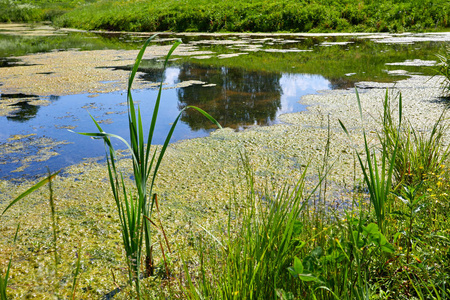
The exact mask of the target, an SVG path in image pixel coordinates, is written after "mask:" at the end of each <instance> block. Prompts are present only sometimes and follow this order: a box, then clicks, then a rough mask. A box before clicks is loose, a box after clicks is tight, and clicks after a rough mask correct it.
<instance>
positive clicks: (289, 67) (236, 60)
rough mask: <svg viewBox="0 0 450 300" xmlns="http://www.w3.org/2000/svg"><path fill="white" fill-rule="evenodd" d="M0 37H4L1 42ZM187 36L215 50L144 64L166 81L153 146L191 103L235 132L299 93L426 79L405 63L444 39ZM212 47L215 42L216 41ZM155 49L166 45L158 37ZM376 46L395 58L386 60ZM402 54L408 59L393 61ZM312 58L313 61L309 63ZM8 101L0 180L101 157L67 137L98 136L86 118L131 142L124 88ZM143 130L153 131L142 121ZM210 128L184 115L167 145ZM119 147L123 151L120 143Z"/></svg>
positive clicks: (268, 117) (290, 105) (146, 107)
mask: <svg viewBox="0 0 450 300" xmlns="http://www.w3.org/2000/svg"><path fill="white" fill-rule="evenodd" d="M77 34H79V33H77ZM86 36H89V38H92V36H93V34H91V33H90V34H87V33H86ZM94 36H95V35H94ZM2 37H3V36H2V35H1V34H0V40H1V39H2ZM172 37H173V36H169V37H168V38H172ZM4 38H6V37H4ZM8 38H9V37H8ZM98 38H99V39H102V40H106V41H107V43H108V45H113V44H114V41H117V44H118V45H119V46H118V47H119V48H120V47H122V48H123V47H124V46H123V45H128V44H130V45H131V46H129V47H131V48H133V47H134V48H136V47H137V46H138V45H139V44H140V43H141V42H142V38H138V37H136V36H134V35H125V34H120V35H117V34H116V35H111V36H108V35H107V34H101V35H98ZM166 38H167V37H166ZM183 38H184V40H185V42H187V43H191V44H192V45H195V46H196V47H198V49H201V50H207V51H212V52H213V53H215V55H216V56H215V57H212V58H209V59H208V58H207V59H189V58H183V59H180V60H176V61H174V62H173V63H172V64H171V65H170V67H169V68H168V69H167V70H166V71H165V72H163V71H162V69H161V67H160V65H161V63H160V62H156V61H155V62H152V61H147V62H145V64H144V65H145V66H146V67H144V68H143V69H142V71H143V73H141V75H140V76H141V78H143V79H145V80H147V81H150V82H159V81H163V82H164V83H165V85H164V87H165V89H164V90H163V97H162V99H163V101H162V102H161V108H160V114H159V116H158V123H157V132H156V135H155V137H154V143H156V144H161V143H162V142H163V141H164V139H165V137H166V134H167V132H168V130H169V128H170V126H171V124H172V123H171V122H173V120H174V119H175V117H176V115H177V114H178V112H179V110H180V109H182V108H183V107H185V106H187V105H195V106H199V107H201V108H202V109H204V110H206V111H207V112H209V113H210V114H211V115H212V116H213V117H215V118H216V119H217V120H218V121H219V123H220V124H221V125H222V126H223V127H231V128H234V129H235V130H243V129H245V128H247V127H250V126H253V125H263V126H265V125H273V124H276V123H279V122H280V121H279V119H278V117H279V116H280V115H281V114H285V113H291V112H298V111H302V110H304V109H305V107H304V106H303V105H301V104H300V103H299V100H300V98H301V97H302V96H303V95H307V94H313V93H317V92H318V91H321V90H328V89H333V88H353V86H354V83H355V82H357V81H359V80H369V79H371V80H375V81H377V80H381V81H392V80H398V79H400V78H401V77H398V76H397V75H398V72H392V70H397V69H401V70H402V71H404V72H403V73H415V74H417V73H422V74H423V73H427V72H429V67H428V69H427V67H424V66H422V67H421V66H417V64H412V66H408V65H407V64H405V63H404V62H405V61H410V60H414V59H419V60H424V59H429V58H430V57H431V58H432V56H433V55H434V53H436V52H437V51H439V49H440V47H442V44H445V41H444V42H442V41H433V40H432V39H431V41H430V38H428V39H426V40H423V41H422V40H419V41H413V42H406V43H405V42H404V41H403V42H401V41H400V42H399V41H397V42H393V43H383V44H382V43H377V42H376V41H373V40H370V39H365V40H362V39H358V38H355V37H298V36H296V37H292V36H278V37H276V38H274V37H273V36H268V37H264V36H257V37H244V38H242V37H239V36H222V37H220V38H218V37H201V36H190V37H188V38H186V37H183ZM217 40H219V41H221V42H220V43H216V42H215V41H217ZM119 41H120V43H119ZM227 41H229V42H227ZM167 42H168V43H170V41H167ZM127 43H128V44H127ZM160 43H166V41H165V40H164V39H161V41H160ZM370 43H371V44H370ZM59 45H60V44H59ZM133 45H134V46H133ZM370 45H372V46H370ZM50 48H51V47H50ZM255 49H256V50H255ZM380 49H381V50H383V49H384V50H383V51H385V52H384V53H391V54H390V55H384V56H383V52H381V50H380ZM398 49H400V50H402V51H403V52H406V53H403V54H402V55H403V56H398V55H399V54H398V53H397V52H398ZM49 50H51V49H49ZM250 50H251V51H250ZM243 51H244V53H245V55H242V54H241V55H237V56H235V57H230V58H223V59H219V58H218V57H217V56H219V55H223V54H230V53H231V54H232V53H243ZM245 51H246V52H245ZM349 51H350V52H351V51H353V52H354V54H352V55H350V58H352V59H350V60H349V59H348V58H346V57H347V56H348V52H349ZM0 53H2V52H0ZM423 53H426V55H424V54H423ZM3 55H4V57H3V58H2V61H3V64H4V65H5V66H6V65H11V64H14V63H17V60H12V59H10V58H9V57H8V56H7V54H5V52H4V54H3ZM8 55H9V54H8ZM337 58H342V61H340V62H339V61H337V62H336V60H339V59H337ZM310 59H311V60H315V62H314V63H311V62H310V61H309V60H310ZM19 63H20V58H19ZM396 63H397V65H396ZM336 64H337V65H336ZM418 64H419V65H420V63H418ZM305 70H306V71H307V72H305ZM0 72H1V68H0ZM191 80H195V81H200V82H203V83H198V84H193V85H190V86H186V87H179V85H178V84H179V83H183V82H188V81H191ZM0 82H1V75H0ZM0 92H1V86H0ZM156 95H157V90H156V89H143V90H136V91H135V92H134V99H135V101H138V102H139V105H140V108H141V110H142V112H143V114H144V115H146V116H150V115H151V113H152V109H153V105H154V103H155V99H156ZM14 97H16V98H20V99H21V100H20V102H19V103H17V104H15V105H16V106H17V111H16V112H15V113H14V114H12V115H9V116H6V117H0V128H1V130H0V145H1V146H2V148H0V178H7V179H14V178H16V179H17V178H24V177H27V178H30V177H33V176H38V175H42V174H44V173H45V172H46V168H45V167H46V166H49V167H50V169H51V170H53V171H55V170H58V169H61V168H64V167H66V166H69V165H71V164H75V163H79V162H80V161H82V160H83V159H84V158H87V157H98V156H102V155H104V147H103V143H102V142H101V141H98V140H93V139H90V138H88V137H85V136H81V135H77V134H74V133H71V132H69V131H68V129H73V130H74V131H77V132H92V131H94V132H95V127H94V125H93V122H92V120H91V119H90V115H92V116H93V117H94V118H95V119H96V120H98V121H100V122H101V125H102V126H103V129H104V130H105V131H106V132H110V133H115V134H119V135H121V136H124V137H126V136H128V131H127V114H126V106H125V105H124V102H125V101H126V95H125V92H123V91H122V92H113V93H107V94H100V95H91V94H79V95H67V96H49V97H48V96H47V97H42V96H40V95H12V94H1V95H0V101H2V100H3V101H6V100H8V99H9V98H14ZM36 98H40V99H43V100H49V101H50V102H51V103H50V104H49V105H48V106H36V105H30V104H29V100H32V99H36ZM146 123H147V124H146V125H148V124H149V120H148V119H147V120H146ZM211 130H215V128H214V126H213V125H212V124H211V123H210V122H209V121H208V120H206V119H205V118H203V117H202V116H201V115H200V114H199V113H198V112H196V111H194V110H188V111H186V113H184V114H183V116H182V118H181V122H179V124H178V126H177V129H176V130H175V133H174V135H173V138H172V140H171V142H176V141H179V140H183V139H189V138H196V137H202V136H206V135H208V134H209V133H210V132H211ZM18 134H20V135H30V134H34V135H30V136H28V137H25V138H23V139H20V140H12V139H11V137H13V136H14V135H18ZM47 138H48V139H50V140H51V141H52V142H53V143H54V144H53V146H52V148H51V149H50V148H49V147H48V145H47V144H46V143H45V141H44V142H37V140H39V139H44V140H45V139H47ZM115 145H116V146H117V147H118V148H120V147H123V145H120V143H119V142H117V141H116V142H115ZM14 147H15V148H17V150H16V151H14V150H11V149H12V148H14ZM2 149H3V150H2ZM8 149H9V150H8ZM49 152H51V153H54V154H56V153H57V154H58V155H54V156H50V157H49V158H48V159H45V160H43V159H40V158H39V157H40V156H44V154H45V153H47V154H48V153H49ZM27 157H28V158H30V157H31V161H29V162H25V160H24V159H25V158H27ZM40 160H43V161H40Z"/></svg>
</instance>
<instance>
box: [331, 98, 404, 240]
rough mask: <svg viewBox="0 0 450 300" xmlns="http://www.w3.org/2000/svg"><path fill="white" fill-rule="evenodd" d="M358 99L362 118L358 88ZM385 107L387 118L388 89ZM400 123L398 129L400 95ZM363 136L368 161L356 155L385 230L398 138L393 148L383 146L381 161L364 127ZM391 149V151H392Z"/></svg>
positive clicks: (379, 223) (382, 227)
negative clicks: (371, 146) (371, 145)
mask: <svg viewBox="0 0 450 300" xmlns="http://www.w3.org/2000/svg"><path fill="white" fill-rule="evenodd" d="M355 91H356V99H357V102H358V107H359V113H360V117H361V120H362V119H363V115H362V108H361V100H360V98H359V93H358V90H356V89H355ZM383 107H384V116H383V118H387V114H388V110H389V94H388V91H387V90H386V95H385V98H384V102H383ZM398 114H399V121H398V122H399V124H398V127H397V128H398V129H397V130H400V127H401V120H402V97H401V95H400V97H399V111H398ZM339 124H340V125H341V127H342V129H343V130H344V132H345V133H346V134H347V136H348V137H350V134H349V133H348V131H347V128H346V127H345V125H344V124H343V123H342V122H341V120H339ZM363 137H364V154H365V156H366V162H363V159H362V157H361V155H360V154H359V152H358V151H357V150H355V153H356V156H357V157H358V161H359V165H360V168H361V170H362V172H363V175H364V182H365V183H366V186H367V188H368V190H369V194H370V202H371V203H372V205H373V208H374V211H375V215H376V218H377V223H378V227H379V228H380V230H381V232H382V233H384V232H385V226H384V220H385V218H386V212H387V211H388V209H389V203H388V201H389V200H388V196H389V194H390V192H391V188H392V186H391V185H392V178H393V173H394V166H395V159H396V155H397V150H398V139H396V140H394V141H393V142H394V144H393V147H392V149H387V148H386V147H383V148H382V149H381V162H380V161H378V159H377V156H376V154H375V151H374V150H372V149H371V148H370V147H369V143H368V141H367V135H366V130H365V129H364V128H363ZM378 137H379V138H380V139H381V143H382V144H386V143H387V142H386V141H383V139H386V138H387V137H386V136H385V137H383V136H380V135H379V136H378ZM390 150H391V151H390ZM380 163H381V165H380Z"/></svg>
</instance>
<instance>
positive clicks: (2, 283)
mask: <svg viewBox="0 0 450 300" xmlns="http://www.w3.org/2000/svg"><path fill="white" fill-rule="evenodd" d="M19 228H20V224H18V225H17V229H16V233H15V234H14V241H13V245H15V244H16V241H17V234H18V233H19ZM12 256H13V253H11V254H10V258H9V262H8V267H7V268H6V273H5V276H4V277H3V276H2V275H0V299H1V300H7V299H8V297H7V295H6V290H7V288H8V278H9V271H10V270H11V263H12Z"/></svg>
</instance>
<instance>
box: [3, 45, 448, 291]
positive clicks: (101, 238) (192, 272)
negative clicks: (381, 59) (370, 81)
mask: <svg viewBox="0 0 450 300" xmlns="http://www.w3.org/2000/svg"><path fill="white" fill-rule="evenodd" d="M441 55H442V59H441V64H440V65H439V66H438V68H439V72H440V73H441V74H443V73H446V74H448V72H447V71H448V64H447V63H446V62H447V61H448V57H449V56H450V52H449V51H446V52H445V53H442V54H441ZM141 58H142V56H141V54H140V57H139V58H138V59H137V63H139V60H140V59H141ZM136 71H137V65H135V67H134V68H133V72H132V74H134V73H135V72H136ZM132 77H133V75H132V76H131V77H130V81H129V84H130V85H131V82H132V80H133V79H132ZM448 80H450V78H448V77H447V83H448ZM447 86H448V85H447V84H444V85H443V86H442V88H443V89H445V90H446V89H447ZM128 97H131V95H130V94H129V95H128ZM380 100H382V103H383V113H382V115H381V116H380V120H379V125H380V129H381V130H379V131H378V132H371V131H372V130H370V131H369V129H368V128H367V129H363V130H362V135H359V136H360V137H361V138H362V139H363V148H361V149H356V148H354V149H352V148H348V149H352V150H353V151H354V153H355V170H354V172H355V177H357V176H359V175H358V174H363V175H362V180H360V181H358V180H355V182H354V183H353V184H354V186H353V187H351V188H350V189H351V191H352V193H351V205H350V206H348V207H347V208H342V207H338V208H333V207H330V206H328V205H326V204H327V203H326V201H327V188H329V187H327V184H328V183H329V182H328V181H327V174H328V173H329V172H330V170H332V168H333V163H332V162H331V161H329V156H328V155H329V153H330V151H333V149H330V148H329V145H330V139H331V136H330V129H329V127H328V135H327V136H325V137H321V138H324V141H323V142H324V145H325V146H324V148H323V149H320V151H321V152H323V162H322V167H319V169H318V170H313V171H312V172H313V173H316V175H317V176H316V177H315V179H316V180H315V181H316V183H315V184H314V185H313V186H311V185H310V184H309V183H308V178H307V177H308V176H309V175H308V172H311V170H310V169H308V165H307V164H306V165H301V166H298V169H296V170H293V172H294V173H296V176H295V178H290V180H289V179H288V178H284V180H279V178H275V176H274V174H271V173H270V171H264V170H263V169H261V166H255V165H254V162H253V161H252V156H253V155H254V153H252V150H251V147H250V145H251V143H250V142H249V143H247V144H246V145H243V144H242V143H238V144H239V145H238V147H236V149H234V152H233V151H231V152H230V151H229V150H230V149H220V148H219V147H220V146H219V145H220V144H223V140H224V139H225V137H224V135H221V134H222V132H223V131H219V132H216V133H214V134H213V135H212V136H211V137H208V138H207V139H206V138H205V139H199V140H198V141H197V142H198V143H197V144H195V145H192V148H190V149H189V150H188V151H189V154H190V155H191V156H190V157H189V158H188V159H189V160H192V161H190V162H189V163H191V164H192V165H191V166H196V167H197V166H198V169H195V168H192V167H191V168H189V169H186V170H184V169H183V165H182V162H181V161H180V164H179V165H176V166H171V169H170V170H169V172H166V173H165V174H168V176H173V178H164V177H158V181H157V182H156V184H155V189H154V190H153V191H154V192H156V193H158V192H159V188H160V187H158V185H165V186H166V188H168V190H167V191H166V192H165V193H162V194H161V195H159V196H160V198H159V199H161V200H160V201H159V205H158V202H156V198H155V196H153V195H146V194H145V193H147V192H150V191H152V189H151V186H152V185H153V184H151V185H149V186H148V187H147V188H146V189H145V191H144V190H140V189H141V188H142V185H140V184H138V183H139V182H141V179H138V178H137V175H139V176H142V174H139V172H138V171H137V170H136V169H139V168H143V169H145V173H144V178H145V180H144V181H146V180H147V179H150V180H152V177H151V176H156V173H154V175H150V177H147V176H148V175H145V174H146V173H147V171H148V172H151V171H153V170H157V166H156V167H155V169H152V168H149V166H148V165H147V161H146V160H141V159H140V158H142V157H143V156H147V154H149V153H150V152H149V148H148V149H147V150H145V149H146V147H145V146H144V144H143V143H141V141H143V140H144V136H143V131H142V127H141V126H140V125H139V124H140V120H141V117H140V113H139V112H137V116H136V117H135V118H136V119H135V118H134V117H133V114H131V116H130V127H131V128H130V132H131V133H130V134H131V136H133V135H134V137H135V146H136V147H135V148H134V146H133V147H131V148H132V149H133V154H132V155H131V156H130V154H128V155H127V153H126V152H122V151H121V152H117V153H114V152H113V151H111V152H109V151H110V150H111V148H107V153H108V154H109V155H110V160H109V179H110V180H111V183H112V185H113V188H112V190H113V193H111V189H109V188H108V184H109V182H108V179H107V178H108V171H105V166H104V165H96V164H94V163H93V165H94V166H93V169H92V170H96V171H95V172H92V171H90V172H86V170H85V169H83V168H81V169H77V167H76V166H74V167H73V168H69V170H68V172H69V174H71V175H73V176H56V174H54V175H49V177H47V178H45V179H43V180H42V181H41V182H40V183H38V184H37V185H35V186H34V187H32V188H31V189H30V190H28V191H25V192H24V190H26V187H24V186H23V185H22V186H20V187H19V188H13V187H12V186H11V185H10V183H8V182H5V181H0V190H1V191H2V193H0V205H1V210H0V211H2V215H1V221H2V222H1V227H0V228H1V231H2V236H4V238H3V237H2V239H1V240H0V247H1V250H2V251H0V266H1V268H2V269H1V271H0V295H6V296H2V297H3V298H7V297H8V298H35V299H42V298H47V297H56V298H64V299H66V298H70V299H78V298H99V297H102V296H104V295H105V293H107V292H110V291H113V290H114V289H117V290H115V291H116V292H118V293H117V294H115V295H114V299H136V298H137V299H286V300H287V299H448V298H449V297H450V286H449V281H450V223H449V221H448V220H449V217H450V202H449V194H450V192H449V191H450V167H449V161H448V157H449V155H450V148H449V146H448V145H446V143H445V141H444V139H443V138H444V137H445V136H446V132H447V131H448V121H447V120H446V115H445V113H443V114H441V115H440V116H439V117H438V118H437V120H435V122H434V125H433V126H432V128H428V129H429V130H423V128H418V127H416V126H417V125H416V124H411V123H410V122H409V121H408V118H407V117H405V116H403V115H402V100H401V95H399V96H397V98H396V97H395V96H394V95H393V94H390V93H388V91H386V95H385V97H384V99H380ZM130 103H131V107H130V109H131V111H133V109H132V107H133V106H132V102H131V101H130ZM395 103H398V106H397V105H396V104H395ZM358 105H359V112H360V117H361V118H362V116H363V113H362V107H361V102H360V98H359V96H358V94H357V95H356V99H355V114H357V110H358V108H357V107H358ZM155 116H156V115H154V117H155ZM136 124H138V125H137V127H135V125H136ZM174 124H176V122H174ZM132 125H133V126H132ZM174 126H175V125H174ZM341 126H342V130H343V132H345V133H347V134H348V132H349V131H348V130H347V128H346V124H344V123H343V122H341ZM98 129H99V130H100V131H101V128H100V127H98ZM366 130H367V131H366ZM150 132H151V131H150ZM91 135H94V136H97V137H101V138H104V139H105V141H106V143H107V144H108V143H109V137H112V135H108V134H106V133H104V132H100V133H97V134H91ZM228 138H230V139H232V138H234V136H233V137H228ZM348 138H349V139H350V138H351V135H350V134H348ZM131 140H133V138H132V139H131ZM137 140H139V142H137ZM206 144H209V145H210V146H211V147H212V148H210V149H208V151H210V155H212V153H213V152H217V153H216V154H217V155H218V156H217V157H218V158H217V159H218V160H219V159H220V160H222V159H223V160H227V163H230V160H231V161H232V160H233V159H236V167H235V168H234V169H233V172H235V174H233V176H231V177H232V179H230V178H229V177H227V176H220V175H221V174H222V173H221V172H227V171H229V170H230V169H223V170H217V169H216V170H215V171H216V173H215V174H214V175H212V174H201V173H202V171H203V170H202V168H205V169H206V168H207V166H204V165H203V166H202V162H203V159H204V158H202V157H201V155H206V154H205V153H207V152H201V154H200V155H198V154H199V153H200V151H198V152H195V150H199V148H202V146H204V145H206ZM349 144H352V143H349ZM149 146H150V145H149ZM165 150H167V153H166V156H169V157H168V158H166V160H167V159H170V158H172V159H173V158H174V157H178V154H179V153H177V151H180V148H179V147H177V146H176V145H175V146H174V147H169V148H167V149H164V147H163V148H161V149H160V150H158V151H157V152H155V156H152V155H153V154H152V155H150V156H149V158H150V159H151V157H158V155H159V153H164V151H165ZM352 150H350V151H352ZM159 151H161V152H159ZM194 152H195V153H194ZM275 155H277V154H275ZM120 158H123V159H120ZM130 158H131V159H130ZM266 159H267V164H270V158H269V157H266ZM131 162H132V163H131ZM155 163H156V164H157V165H159V161H158V162H157V161H155ZM85 164H89V161H86V162H85ZM113 165H114V166H113ZM167 166H168V165H164V164H161V168H165V167H167ZM286 167H287V166H286ZM112 168H113V169H114V170H113V171H112ZM116 170H117V172H118V173H116ZM181 171H185V172H189V173H190V174H191V176H192V177H193V180H194V181H195V182H197V183H198V184H199V185H195V186H183V184H184V183H183V182H178V184H179V185H181V186H176V188H175V187H173V189H170V186H171V185H173V184H174V183H173V181H172V180H174V181H176V179H177V178H176V177H177V174H178V172H181ZM119 172H120V174H123V176H122V175H119ZM155 172H156V171H155ZM202 176H203V177H202ZM205 176H208V177H214V176H216V177H217V178H215V179H216V180H215V181H211V182H214V184H215V185H214V186H213V187H205V186H202V185H201V184H202V181H204V179H205ZM230 180H231V181H230ZM119 181H120V183H118V182H119ZM46 183H49V185H48V189H46V188H45V187H44V185H45V184H46ZM117 183H118V185H117V186H116V187H114V184H117ZM133 183H137V184H138V185H137V186H136V187H135V188H132V186H133ZM391 183H392V184H391ZM39 186H41V188H40V189H38V187H39ZM88 186H90V188H89V190H88V191H89V193H90V195H89V198H88V199H86V194H85V193H86V189H87V187H88ZM143 186H145V184H144V185H143ZM223 188H230V189H229V190H225V191H224V190H223ZM180 189H181V190H184V192H181V193H182V194H183V195H184V196H182V199H179V200H176V201H180V202H176V201H172V202H170V201H167V200H168V199H166V198H170V196H168V194H169V193H171V192H173V191H175V190H180ZM189 190H191V192H189ZM32 191H34V192H33V193H32V194H31V193H30V192H32ZM137 192H144V196H143V197H144V198H147V201H149V200H150V198H149V197H150V196H152V198H151V199H153V200H155V202H154V203H155V206H154V207H152V209H153V213H152V214H151V215H147V216H149V218H150V219H148V220H149V221H150V223H151V225H152V226H151V229H152V230H151V234H152V240H153V241H154V242H153V243H152V244H151V245H149V246H150V249H151V250H150V252H151V257H148V255H149V254H148V252H147V251H146V254H145V255H146V257H145V259H144V257H143V258H142V261H140V262H138V263H133V260H132V258H133V257H135V255H136V253H135V252H131V253H129V252H128V250H127V253H125V251H124V250H123V249H122V247H121V243H122V242H125V239H126V238H125V236H123V240H121V238H120V235H121V234H124V231H123V230H124V229H123V228H120V227H121V226H123V224H124V220H123V219H122V218H123V217H124V216H125V215H127V216H129V217H133V218H134V217H137V218H136V219H134V220H138V222H137V223H140V225H139V224H138V225H137V227H136V228H135V229H136V230H137V231H135V233H138V234H139V235H141V237H140V238H139V239H138V240H133V239H131V240H130V241H131V242H136V241H139V243H140V246H138V247H141V248H142V247H143V245H142V244H143V241H142V240H140V239H142V232H143V230H144V229H143V228H144V225H143V224H144V223H145V222H146V221H145V219H144V218H145V216H146V214H145V213H142V212H138V213H136V215H134V214H133V205H132V204H131V203H134V201H133V200H134V199H136V200H138V199H139V198H140V196H137V197H133V193H137ZM16 193H21V194H20V196H19V197H18V198H16V200H12V201H11V199H12V198H13V194H16ZM121 193H123V194H122V196H121V195H120V194H121ZM113 194H114V197H113ZM199 194H201V196H205V197H206V198H210V199H209V200H208V202H202V203H196V202H200V201H199V200H198V199H199V196H198V195H199ZM220 195H222V196H223V195H228V198H227V199H219V198H217V197H220ZM14 196H15V195H14ZM25 196H27V197H25ZM117 197H119V198H121V200H120V201H124V200H125V199H128V200H129V201H130V202H129V203H128V204H126V205H125V206H121V205H124V203H123V202H122V204H121V203H120V202H116V201H118V198H117ZM122 197H123V198H122ZM126 197H130V198H126ZM114 198H115V199H114ZM115 200H116V201H115ZM19 201H20V202H19ZM125 201H126V200H125ZM47 203H49V206H48V207H50V208H45V207H47ZM116 204H117V206H121V208H119V207H117V208H118V211H119V216H117V212H116V211H115V210H116ZM130 205H131V206H130ZM124 208H125V210H126V211H125V212H124V211H123V210H122V209H124ZM134 208H136V207H134ZM150 212H152V211H151V210H150ZM120 214H121V215H120ZM130 220H131V219H130ZM18 223H20V227H18ZM125 223H126V224H128V225H130V224H131V223H133V222H131V223H127V222H125ZM133 224H134V225H135V224H136V223H133ZM136 251H141V250H136ZM142 255H143V256H144V254H143V253H142ZM138 257H139V255H138ZM149 261H152V262H154V263H152V264H151V267H152V270H153V273H152V274H147V275H148V276H144V278H141V277H140V276H139V275H138V274H139V273H141V272H144V270H145V267H144V266H142V269H139V270H136V269H135V270H134V271H135V272H133V268H136V267H139V265H141V264H143V262H146V263H147V262H149ZM146 266H148V265H146ZM128 276H129V280H127V277H128ZM130 281H132V283H130ZM127 282H128V284H127ZM132 285H136V288H132ZM110 295H111V294H110ZM3 298H2V300H4V299H3Z"/></svg>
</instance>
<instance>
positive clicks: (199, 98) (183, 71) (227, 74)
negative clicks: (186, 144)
mask: <svg viewBox="0 0 450 300" xmlns="http://www.w3.org/2000/svg"><path fill="white" fill-rule="evenodd" d="M280 78H281V74H280V73H268V72H260V71H258V72H256V71H247V70H244V69H237V68H225V67H222V68H210V67H201V66H197V67H194V68H193V67H192V66H191V65H188V64H184V65H183V66H181V67H180V72H179V74H178V81H179V82H183V81H189V80H200V81H204V82H207V83H208V85H207V86H206V87H205V86H201V85H194V86H190V87H186V88H180V89H179V90H178V101H179V106H178V107H179V109H180V110H181V109H183V108H184V107H186V106H188V105H195V106H198V107H200V108H202V109H203V110H205V111H207V112H209V113H210V114H211V115H212V116H214V117H215V118H216V119H217V120H218V121H219V123H220V124H221V125H222V126H224V127H231V128H235V129H237V128H242V127H245V126H248V125H254V124H258V125H267V124H270V123H273V122H274V121H275V118H276V116H277V111H278V110H279V109H280V108H281V102H280V98H281V94H282V88H281V86H280ZM181 120H182V121H183V122H185V123H187V124H189V127H190V128H191V129H192V130H194V131H196V130H199V129H208V128H212V127H213V126H214V125H212V124H211V122H210V121H209V120H207V119H205V118H204V117H202V116H201V114H199V113H198V112H196V111H194V110H187V111H185V112H184V113H183V116H182V117H181Z"/></svg>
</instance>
